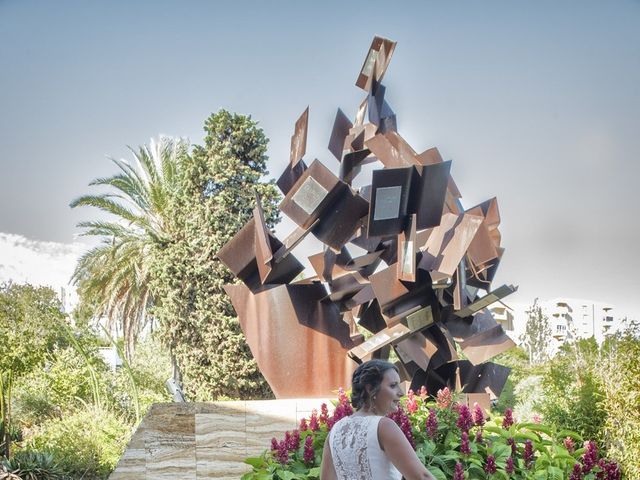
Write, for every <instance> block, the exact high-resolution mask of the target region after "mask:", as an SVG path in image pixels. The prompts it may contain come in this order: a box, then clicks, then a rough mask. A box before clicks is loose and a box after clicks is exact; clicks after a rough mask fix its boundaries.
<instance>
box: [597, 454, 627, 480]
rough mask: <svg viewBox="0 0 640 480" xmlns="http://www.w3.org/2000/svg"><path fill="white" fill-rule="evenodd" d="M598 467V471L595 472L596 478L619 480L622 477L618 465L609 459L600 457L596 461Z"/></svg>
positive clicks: (600, 479) (599, 479)
mask: <svg viewBox="0 0 640 480" xmlns="http://www.w3.org/2000/svg"><path fill="white" fill-rule="evenodd" d="M598 467H600V471H599V472H598V473H596V478H597V479H598V480H620V478H622V472H621V471H620V467H619V466H618V464H617V463H616V462H614V461H613V460H611V461H609V460H605V459H604V458H602V459H600V461H599V462H598Z"/></svg>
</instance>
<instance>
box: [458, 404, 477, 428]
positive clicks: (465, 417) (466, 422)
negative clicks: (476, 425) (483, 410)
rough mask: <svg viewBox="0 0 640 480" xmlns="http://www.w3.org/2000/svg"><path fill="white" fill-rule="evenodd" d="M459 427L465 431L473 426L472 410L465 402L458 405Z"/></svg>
mask: <svg viewBox="0 0 640 480" xmlns="http://www.w3.org/2000/svg"><path fill="white" fill-rule="evenodd" d="M456 427H458V428H459V429H460V430H462V431H463V432H468V431H469V429H470V428H471V427H473V418H472V417H471V411H470V410H469V407H467V406H466V405H465V404H461V405H460V406H459V407H458V421H457V422H456Z"/></svg>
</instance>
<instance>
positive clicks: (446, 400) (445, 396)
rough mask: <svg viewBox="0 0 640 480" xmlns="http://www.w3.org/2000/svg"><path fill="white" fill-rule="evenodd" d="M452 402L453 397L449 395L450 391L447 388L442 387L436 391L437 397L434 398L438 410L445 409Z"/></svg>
mask: <svg viewBox="0 0 640 480" xmlns="http://www.w3.org/2000/svg"><path fill="white" fill-rule="evenodd" d="M452 400H453V395H451V391H450V390H449V387H444V388H443V389H440V390H438V396H437V397H436V404H437V405H438V407H440V408H447V407H448V406H449V405H451V401H452Z"/></svg>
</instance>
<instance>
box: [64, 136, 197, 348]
mask: <svg viewBox="0 0 640 480" xmlns="http://www.w3.org/2000/svg"><path fill="white" fill-rule="evenodd" d="M130 150H131V152H132V153H133V156H134V159H135V165H131V164H130V163H129V162H127V161H125V160H116V159H111V160H112V161H113V162H114V163H115V164H116V166H117V167H118V169H119V170H120V171H119V172H118V173H117V174H115V175H113V176H111V177H105V178H98V179H96V180H93V181H92V182H91V183H90V184H89V185H91V186H93V185H99V186H107V187H109V188H110V190H111V191H110V192H109V193H104V194H93V195H83V196H81V197H79V198H76V199H75V200H73V201H72V202H71V204H70V206H71V208H75V207H79V206H91V207H96V208H98V209H100V210H102V211H103V212H106V213H108V214H110V215H111V216H113V217H115V219H113V220H111V221H103V220H93V221H84V222H80V223H78V227H80V228H83V229H84V232H83V233H82V235H85V236H95V237H99V238H100V239H101V243H100V245H99V246H97V247H95V248H93V249H91V250H89V251H88V252H86V253H85V254H84V255H83V256H82V257H81V258H80V259H79V261H78V264H77V266H76V269H75V271H74V273H73V276H72V279H71V280H72V282H73V283H74V284H75V285H77V287H78V293H79V294H80V297H81V298H82V299H83V300H84V301H87V302H90V303H93V304H94V305H95V306H96V307H97V310H96V314H97V315H99V316H105V317H106V318H107V325H106V328H107V329H109V330H111V329H113V326H114V325H116V327H117V328H118V330H121V331H122V334H123V337H124V344H125V356H126V357H127V359H129V360H131V357H132V354H133V350H134V347H135V343H136V340H137V337H138V335H139V333H140V332H141V330H142V329H143V328H144V327H145V325H146V324H147V320H148V316H147V308H148V307H149V306H150V305H151V303H152V301H153V297H152V294H151V291H150V283H151V282H150V281H151V279H150V261H151V257H150V251H151V249H152V247H153V246H154V245H159V244H162V243H164V242H166V241H167V240H168V232H167V231H166V221H165V220H166V215H167V213H166V212H167V205H168V202H169V198H170V196H171V194H172V192H174V191H175V189H176V188H177V179H178V176H177V171H178V165H179V160H180V158H181V157H182V156H183V155H187V154H188V150H189V144H188V142H187V141H186V140H185V139H173V138H169V137H160V139H159V141H157V142H156V141H154V140H151V143H150V145H148V146H147V145H144V146H142V147H139V149H138V150H137V151H135V150H133V149H131V148H130Z"/></svg>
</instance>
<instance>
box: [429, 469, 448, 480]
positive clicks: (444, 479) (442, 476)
mask: <svg viewBox="0 0 640 480" xmlns="http://www.w3.org/2000/svg"><path fill="white" fill-rule="evenodd" d="M427 470H429V473H431V475H433V476H434V477H436V478H437V479H438V480H447V476H446V475H445V474H444V472H443V471H442V470H440V469H439V468H438V467H429V468H427Z"/></svg>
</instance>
